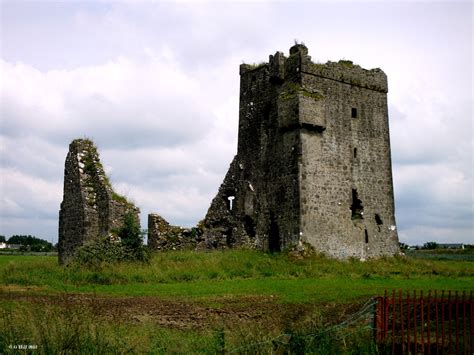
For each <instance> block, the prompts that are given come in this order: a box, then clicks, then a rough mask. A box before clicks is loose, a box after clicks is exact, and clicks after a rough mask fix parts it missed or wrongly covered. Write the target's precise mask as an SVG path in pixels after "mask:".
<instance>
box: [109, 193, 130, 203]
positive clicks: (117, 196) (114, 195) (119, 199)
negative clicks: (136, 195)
mask: <svg viewBox="0 0 474 355" xmlns="http://www.w3.org/2000/svg"><path fill="white" fill-rule="evenodd" d="M112 200H114V201H116V202H120V203H123V204H126V205H130V204H131V203H130V202H129V201H128V200H127V198H126V197H125V196H122V195H120V194H118V193H116V192H115V191H112Z"/></svg>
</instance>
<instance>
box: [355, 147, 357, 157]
mask: <svg viewBox="0 0 474 355" xmlns="http://www.w3.org/2000/svg"><path fill="white" fill-rule="evenodd" d="M355 158H357V148H354V159H355Z"/></svg>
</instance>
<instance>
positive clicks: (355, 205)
mask: <svg viewBox="0 0 474 355" xmlns="http://www.w3.org/2000/svg"><path fill="white" fill-rule="evenodd" d="M351 212H352V216H351V218H352V219H363V214H364V206H362V201H361V200H359V196H358V194H357V190H356V189H352V205H351Z"/></svg>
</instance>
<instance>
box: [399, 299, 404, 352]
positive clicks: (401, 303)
mask: <svg viewBox="0 0 474 355" xmlns="http://www.w3.org/2000/svg"><path fill="white" fill-rule="evenodd" d="M398 302H399V303H400V332H401V344H400V345H401V348H402V354H403V355H405V337H404V335H405V334H404V332H405V329H404V326H403V323H404V313H403V293H402V290H398Z"/></svg>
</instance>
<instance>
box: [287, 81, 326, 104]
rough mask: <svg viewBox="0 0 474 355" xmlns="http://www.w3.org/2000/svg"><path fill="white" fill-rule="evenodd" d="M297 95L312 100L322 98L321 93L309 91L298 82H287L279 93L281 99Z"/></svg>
mask: <svg viewBox="0 0 474 355" xmlns="http://www.w3.org/2000/svg"><path fill="white" fill-rule="evenodd" d="M298 95H303V96H305V97H309V98H311V99H313V100H321V99H324V96H323V95H322V94H321V93H319V92H310V91H308V90H306V89H305V88H304V87H302V86H301V85H300V84H298V83H294V82H287V83H285V84H284V85H283V88H282V91H281V93H280V98H281V99H282V100H290V99H293V98H295V97H297V96H298Z"/></svg>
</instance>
